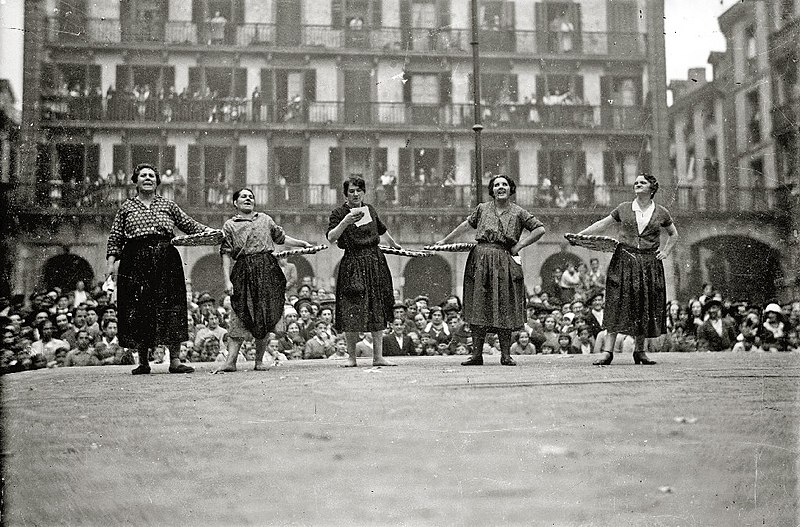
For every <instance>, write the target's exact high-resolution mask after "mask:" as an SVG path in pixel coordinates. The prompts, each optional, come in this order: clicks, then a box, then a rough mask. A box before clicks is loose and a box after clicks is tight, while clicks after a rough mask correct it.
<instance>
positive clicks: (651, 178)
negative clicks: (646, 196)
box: [639, 172, 658, 199]
mask: <svg viewBox="0 0 800 527" xmlns="http://www.w3.org/2000/svg"><path fill="white" fill-rule="evenodd" d="M639 175H640V176H642V177H643V178H645V179H646V180H647V182H648V183H650V199H653V196H655V195H656V192H658V180H657V179H656V177H655V176H654V175H652V174H650V173H647V172H642V173H641V174H639Z"/></svg>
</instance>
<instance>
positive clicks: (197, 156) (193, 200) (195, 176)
mask: <svg viewBox="0 0 800 527" xmlns="http://www.w3.org/2000/svg"><path fill="white" fill-rule="evenodd" d="M204 179H205V178H204V177H203V147H202V146H200V145H189V168H188V172H187V174H186V183H187V185H186V188H187V189H188V198H189V204H191V205H200V204H202V203H203V202H204V201H205V200H204V192H203V189H205V184H204Z"/></svg>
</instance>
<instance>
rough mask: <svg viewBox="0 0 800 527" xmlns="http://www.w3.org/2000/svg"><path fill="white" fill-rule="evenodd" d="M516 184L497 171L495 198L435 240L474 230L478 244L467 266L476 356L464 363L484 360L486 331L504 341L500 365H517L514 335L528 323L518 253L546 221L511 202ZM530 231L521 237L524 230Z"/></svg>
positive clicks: (492, 184) (467, 314) (467, 311)
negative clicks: (514, 351)
mask: <svg viewBox="0 0 800 527" xmlns="http://www.w3.org/2000/svg"><path fill="white" fill-rule="evenodd" d="M516 192H517V185H516V183H515V182H514V180H513V179H511V178H510V177H508V176H506V175H504V174H498V175H496V176H494V177H493V178H492V179H491V180H490V181H489V195H490V196H491V197H492V198H493V199H492V201H487V202H485V203H481V204H479V205H478V207H477V208H476V209H475V210H474V211H473V212H472V214H470V216H469V218H467V219H466V220H465V221H464V222H462V223H461V224H460V225H458V226H457V227H456V228H455V229H453V231H452V232H451V233H450V234H448V235H447V236H445V237H444V238H443V239H442V240H440V241H438V242H437V245H441V244H446V243H450V241H451V240H454V239H456V238H458V237H459V236H461V235H462V234H463V233H466V232H467V231H468V230H469V229H470V228H472V229H475V230H476V233H475V240H476V241H477V242H478V244H477V245H476V246H475V247H474V248H473V249H472V251H470V253H469V256H468V257H467V265H466V268H465V269H464V320H465V321H466V322H467V323H468V324H469V326H470V328H471V329H472V357H471V358H470V359H469V360H467V361H465V362H462V363H461V364H462V365H463V366H480V365H482V364H483V343H484V341H485V340H486V334H487V333H488V332H492V333H495V334H497V336H498V338H499V340H500V364H502V365H503V366H515V365H516V364H517V363H516V362H515V361H514V359H513V358H511V333H512V331H514V330H515V329H519V328H521V327H522V326H523V325H524V324H525V303H526V298H525V280H524V277H523V274H522V265H521V264H520V263H518V262H517V261H516V259H515V258H516V257H517V256H518V254H519V252H520V251H521V250H522V249H523V248H525V247H527V246H529V245H531V244H532V243H535V242H536V241H537V240H539V238H541V237H542V236H544V225H543V224H542V222H541V221H539V220H538V219H536V217H535V216H533V215H532V214H531V213H530V212H528V211H526V210H525V209H523V208H522V207H520V206H519V205H517V204H516V203H514V202H512V201H511V196H513V195H514V194H516ZM525 230H527V231H529V232H528V233H527V234H526V235H525V236H522V233H523V231H525Z"/></svg>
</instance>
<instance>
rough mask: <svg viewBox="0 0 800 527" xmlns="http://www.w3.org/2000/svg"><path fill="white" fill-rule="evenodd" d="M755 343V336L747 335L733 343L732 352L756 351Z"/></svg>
mask: <svg viewBox="0 0 800 527" xmlns="http://www.w3.org/2000/svg"><path fill="white" fill-rule="evenodd" d="M755 343H756V338H755V337H754V336H752V335H748V336H747V337H744V338H742V340H740V341H738V342H737V343H736V344H734V345H733V352H734V353H740V352H743V351H758V348H755ZM754 348H755V349H754Z"/></svg>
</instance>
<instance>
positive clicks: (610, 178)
mask: <svg viewBox="0 0 800 527" xmlns="http://www.w3.org/2000/svg"><path fill="white" fill-rule="evenodd" d="M603 181H604V182H605V185H614V184H616V181H617V176H616V175H615V174H614V152H608V151H606V152H603Z"/></svg>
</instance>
